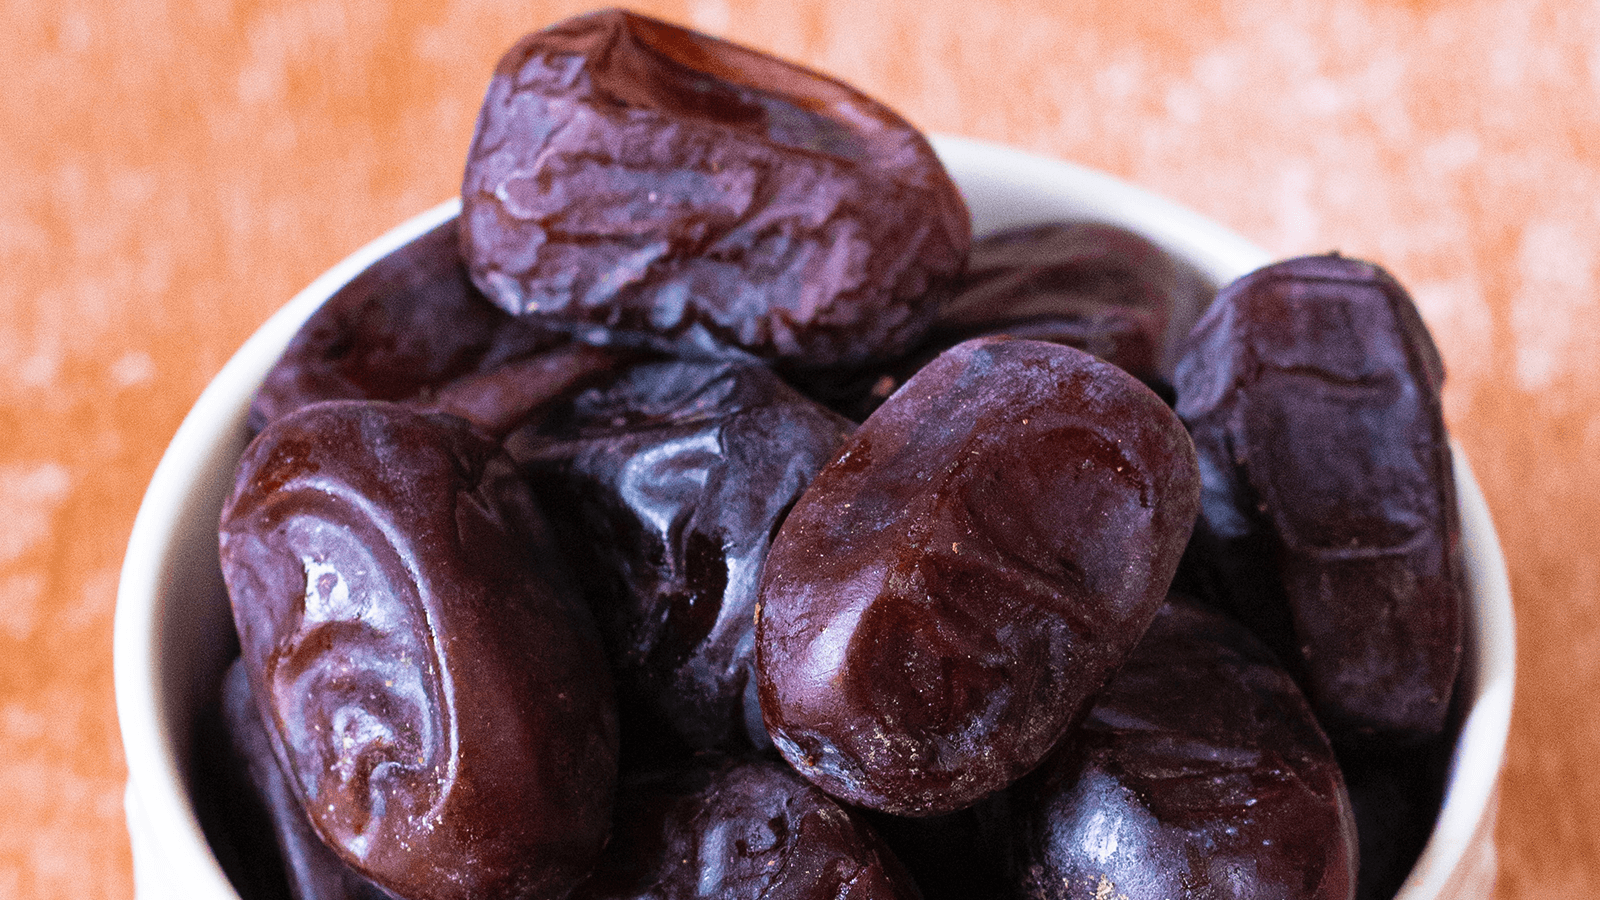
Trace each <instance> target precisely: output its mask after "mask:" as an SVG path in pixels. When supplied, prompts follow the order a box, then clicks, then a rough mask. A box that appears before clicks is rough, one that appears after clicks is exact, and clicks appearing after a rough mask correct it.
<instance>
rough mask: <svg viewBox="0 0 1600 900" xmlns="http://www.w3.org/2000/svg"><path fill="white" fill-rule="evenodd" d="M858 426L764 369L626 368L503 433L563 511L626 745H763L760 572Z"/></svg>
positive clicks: (547, 498)
mask: <svg viewBox="0 0 1600 900" xmlns="http://www.w3.org/2000/svg"><path fill="white" fill-rule="evenodd" d="M853 427H854V426H852V425H851V424H850V423H849V422H847V421H845V420H844V419H842V418H841V417H839V416H837V415H834V414H833V413H830V412H828V411H827V410H825V409H823V408H822V407H820V406H818V405H817V404H815V403H812V402H811V401H809V400H807V399H805V398H804V397H802V396H800V395H799V394H798V393H796V392H795V391H794V390H792V389H791V388H789V387H788V386H787V385H785V384H784V383H783V382H782V381H781V380H779V378H778V377H777V376H776V375H774V374H773V373H772V371H771V370H769V369H767V368H766V367H764V366H760V365H754V364H749V363H731V362H689V361H673V362H660V363H650V364H645V365H639V366H635V367H633V368H630V369H628V370H626V371H625V372H623V373H622V374H621V375H620V376H619V377H617V378H616V379H615V380H614V381H613V382H612V383H610V384H608V385H605V386H603V387H596V388H593V389H591V390H589V391H587V392H585V393H582V394H580V395H578V397H577V398H576V399H575V400H574V401H572V402H571V403H570V404H568V405H567V406H566V407H564V408H561V409H558V410H556V411H555V412H553V413H552V415H551V418H550V419H549V420H547V421H543V422H540V423H539V424H538V425H536V426H535V427H533V428H530V429H526V430H523V431H519V432H517V433H515V434H513V435H512V436H511V438H510V439H508V441H507V448H508V449H509V450H510V452H511V454H512V456H513V457H515V458H516V459H517V461H518V463H519V464H520V465H521V466H522V468H523V471H524V473H525V474H526V476H527V478H528V480H529V484H530V485H531V486H532V487H533V489H534V491H535V494H536V495H537V496H538V498H539V500H540V501H541V503H542V504H543V505H544V507H545V508H546V509H548V510H550V511H552V513H554V512H556V511H559V512H560V515H559V516H555V517H554V518H553V519H552V525H553V526H554V529H555V531H556V534H557V536H558V538H559V539H560V540H561V543H562V545H563V548H564V549H565V550H566V551H567V555H568V558H569V559H570V560H572V562H573V569H574V571H575V573H576V574H577V576H578V579H579V582H580V584H581V585H582V587H583V589H584V592H585V595H586V596H587V598H588V599H589V603H590V606H591V608H592V609H594V611H595V616H596V620H597V622H598V623H599V625H600V628H601V634H602V637H603V638H604V639H605V643H606V649H607V651H608V653H609V656H610V659H611V664H612V668H613V671H614V672H615V674H616V681H617V689H618V697H619V701H620V702H621V704H622V709H623V713H624V715H623V726H624V732H625V734H624V737H625V739H626V743H627V744H628V745H629V746H630V747H638V746H641V745H642V744H644V743H647V742H648V743H651V744H660V743H662V742H663V741H664V739H665V738H666V736H668V735H672V736H675V737H676V738H677V739H678V741H680V742H681V743H682V744H683V745H684V746H686V747H687V748H688V749H699V750H705V749H712V748H723V749H730V750H732V749H739V748H743V747H749V746H751V745H752V744H754V745H755V746H765V745H766V744H767V743H768V741H767V735H766V731H765V729H764V728H763V727H762V724H761V716H760V709H759V706H758V705H757V703H756V701H755V684H754V679H753V677H752V664H753V657H754V655H755V623H754V613H755V604H756V588H757V585H758V583H759V579H760V573H761V568H762V564H763V562H764V561H765V560H766V556H767V549H768V547H769V546H770V545H771V543H772V537H773V535H774V534H775V533H776V532H777V530H778V525H779V523H780V522H781V520H782V518H783V515H784V514H785V513H786V512H788V510H789V507H790V506H792V505H793V504H794V502H795V500H796V499H797V498H798V497H799V496H800V493H801V492H802V491H803V490H804V489H805V487H806V485H808V484H810V482H811V479H812V478H813V477H814V476H815V475H816V473H817V472H818V471H819V470H820V469H821V468H822V467H823V465H825V464H826V463H827V462H828V461H829V460H830V459H832V458H833V455H834V453H836V452H837V451H838V449H839V446H840V444H842V443H843V442H844V439H845V437H846V436H847V435H848V434H849V433H850V431H851V430H852V429H853ZM635 735H639V736H642V737H643V738H644V739H645V740H644V741H639V740H634V739H633V736H635Z"/></svg>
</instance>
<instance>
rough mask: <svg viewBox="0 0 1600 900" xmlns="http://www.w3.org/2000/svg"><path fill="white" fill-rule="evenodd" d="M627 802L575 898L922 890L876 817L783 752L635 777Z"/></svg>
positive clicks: (813, 896)
mask: <svg viewBox="0 0 1600 900" xmlns="http://www.w3.org/2000/svg"><path fill="white" fill-rule="evenodd" d="M617 813H618V814H617V834H616V837H615V838H614V839H613V840H612V842H611V846H610V847H608V848H607V850H606V854H605V856H604V857H603V858H602V859H601V861H600V865H599V866H598V867H597V868H596V870H595V875H594V877H593V878H591V879H590V880H589V881H588V882H586V883H584V884H583V885H581V886H579V888H578V890H577V891H575V892H574V893H573V895H572V900H701V898H704V900H743V898H760V900H920V897H919V895H918V893H917V889H916V886H915V885H913V884H912V883H911V881H910V879H909V877H908V876H907V875H906V874H905V870H904V869H903V868H902V867H901V866H900V864H899V862H898V861H897V860H895V858H894V856H893V854H892V853H890V852H889V850H888V849H887V848H886V847H885V846H884V845H883V843H882V842H881V841H879V840H878V838H877V836H876V835H874V834H873V833H872V832H871V830H870V829H868V828H867V827H866V826H865V825H863V824H862V823H861V822H860V821H859V820H858V819H856V818H855V817H854V816H852V815H850V814H849V813H847V812H845V810H844V809H842V808H840V806H839V805H838V804H836V803H834V802H833V800H831V799H830V798H828V797H827V796H826V795H825V794H823V793H822V792H821V791H819V790H817V789H816V788H815V787H812V786H811V785H809V784H807V783H806V782H805V781H804V780H803V779H801V778H799V777H798V776H796V775H795V774H794V772H792V771H790V770H789V769H788V768H787V767H785V766H784V765H783V764H782V763H780V762H777V761H775V760H767V759H759V758H756V759H749V760H743V761H737V760H723V759H717V758H716V757H712V758H711V759H710V760H708V761H704V762H700V763H697V764H695V765H694V766H692V767H690V768H687V769H682V770H676V771H670V772H658V773H645V774H640V775H638V776H635V777H631V778H629V779H627V780H626V781H625V782H624V785H623V788H622V790H621V792H620V793H619V795H618V798H617Z"/></svg>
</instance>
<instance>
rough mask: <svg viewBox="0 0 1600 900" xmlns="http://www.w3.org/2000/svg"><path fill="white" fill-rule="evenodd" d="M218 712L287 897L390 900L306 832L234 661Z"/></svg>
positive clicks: (246, 683) (246, 682)
mask: <svg viewBox="0 0 1600 900" xmlns="http://www.w3.org/2000/svg"><path fill="white" fill-rule="evenodd" d="M222 713H223V721H224V723H225V725H226V728H227V732H228V738H229V743H230V745H231V747H232V752H233V754H234V755H235V756H236V758H238V759H239V760H240V761H242V763H243V765H244V767H245V769H246V772H247V773H248V774H247V776H246V777H247V783H248V785H249V787H248V790H250V791H251V792H252V793H253V794H254V796H255V798H256V799H257V800H259V801H260V803H261V805H262V807H263V808H264V810H265V812H266V815H267V818H268V820H269V821H268V828H269V829H270V832H269V833H268V834H262V835H259V836H257V838H258V840H261V841H264V842H270V843H272V844H275V845H276V849H277V851H278V853H277V859H276V860H274V862H276V863H278V864H279V866H280V867H281V869H282V871H283V875H284V877H285V878H287V879H288V889H289V895H290V896H291V897H293V898H294V900H390V898H391V897H392V895H391V894H388V893H386V892H385V891H383V889H381V888H379V887H378V886H377V885H375V884H373V883H372V882H371V881H368V880H367V879H366V878H363V877H362V876H361V873H359V872H357V871H356V870H355V869H352V868H350V867H349V866H347V865H345V864H344V861H343V860H341V859H339V857H338V856H337V855H336V854H334V852H333V850H331V849H329V847H328V845H326V844H324V843H323V842H322V839H321V838H319V837H317V833H316V832H315V831H313V830H312V828H311V823H310V822H309V821H307V819H306V811H305V809H304V808H303V807H301V805H300V800H299V799H298V798H297V797H296V796H295V794H294V791H293V790H292V789H290V787H289V782H288V780H287V779H286V778H284V775H283V771H282V770H281V769H279V768H278V758H277V757H276V756H275V755H273V752H272V739H271V738H270V737H268V735H267V730H266V727H265V726H263V725H262V723H261V715H260V713H259V709H258V707H257V705H256V699H255V695H254V694H253V693H251V690H250V678H249V676H248V675H247V674H246V673H245V670H244V664H243V662H241V661H239V660H235V661H234V663H233V665H231V666H229V667H228V671H227V673H226V674H224V675H223V678H222Z"/></svg>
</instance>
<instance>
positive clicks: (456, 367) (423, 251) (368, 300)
mask: <svg viewBox="0 0 1600 900" xmlns="http://www.w3.org/2000/svg"><path fill="white" fill-rule="evenodd" d="M456 221H457V220H455V219H451V220H450V221H449V222H446V223H444V224H443V225H440V226H438V227H437V228H435V229H433V230H432V231H429V232H427V233H426V234H424V235H422V236H420V237H418V238H416V239H415V240H413V241H411V242H410V243H408V244H406V245H405V246H403V247H401V248H399V249H398V250H395V251H394V252H392V253H390V254H389V255H387V256H385V257H384V258H382V259H380V260H378V261H377V262H376V263H373V264H372V265H371V266H369V267H367V268H366V269H365V270H363V271H362V272H361V274H359V275H357V276H356V277H355V278H353V279H351V280H350V282H349V283H348V284H346V285H345V286H344V287H342V288H340V289H339V290H338V291H335V292H334V294H333V295H332V296H330V297H329V298H328V299H327V301H326V302H324V303H323V304H322V306H320V307H318V308H317V311H316V312H314V313H312V314H311V316H310V318H308V319H307V320H306V321H305V323H304V324H303V325H302V326H301V327H300V329H299V330H298V331H297V332H296V333H295V336H294V338H293V339H291V340H290V341H289V345H288V347H286V348H285V349H284V352H283V354H282V355H281V356H280V357H279V358H278V361H277V362H276V363H275V364H274V365H273V367H272V368H271V369H270V370H268V372H267V375H266V378H265V380H264V381H263V382H262V384H261V388H260V389H259V390H258V391H257V393H256V396H255V399H254V400H253V401H252V402H251V404H250V427H251V431H252V432H259V431H260V430H261V429H262V428H265V427H266V425H267V423H268V422H271V421H273V420H274V419H277V418H279V417H281V416H284V415H287V414H288V413H291V412H293V411H294V410H296V409H299V408H300V407H302V406H307V405H309V404H312V403H317V402H320V401H324V400H396V401H398V400H411V399H416V398H424V399H426V398H427V397H428V396H430V395H431V393H432V392H433V391H434V390H435V389H437V388H438V387H440V386H441V385H444V384H447V383H449V382H450V381H452V380H454V379H457V378H462V377H465V376H468V375H471V374H473V373H475V372H482V371H487V370H492V369H495V368H497V367H499V366H500V365H502V364H504V363H506V362H508V361H511V360H515V359H519V358H521V357H524V356H528V355H531V354H535V353H538V352H541V351H543V350H546V349H549V348H551V347H554V346H557V345H559V344H561V343H563V342H565V340H566V338H565V336H563V335H560V334H557V333H555V332H551V331H549V330H545V329H540V328H538V327H536V326H534V325H533V324H532V323H529V322H525V321H522V320H519V319H514V318H512V317H511V316H509V315H507V314H506V313H504V312H502V311H501V310H499V309H497V308H496V307H495V306H494V305H493V304H492V303H490V302H489V301H488V300H486V299H485V298H484V297H483V295H482V294H480V293H478V291H477V289H476V288H474V287H473V286H472V281H471V279H470V278H468V277H467V270H466V267H465V265H464V264H463V263H462V261H461V252H460V246H459V245H460V237H459V235H458V232H457V226H456Z"/></svg>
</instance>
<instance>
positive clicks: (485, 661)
mask: <svg viewBox="0 0 1600 900" xmlns="http://www.w3.org/2000/svg"><path fill="white" fill-rule="evenodd" d="M543 529H544V525H543V524H542V520H541V517H540V516H539V514H538V512H537V510H536V509H535V508H534V507H533V505H532V503H531V500H530V499H529V498H528V495H527V492H526V489H525V488H524V487H523V486H522V484H521V482H520V480H519V479H518V478H517V477H516V475H515V473H514V471H513V467H512V464H511V461H510V459H509V458H508V457H506V456H505V455H504V452H503V451H501V449H500V448H499V446H498V445H497V444H494V443H492V442H490V441H488V440H486V439H484V438H482V437H481V436H479V435H477V434H476V433H475V432H474V431H472V430H471V428H470V427H469V426H468V425H467V423H466V422H464V421H462V420H460V419H458V418H455V417H453V416H444V415H424V414H420V413H416V412H413V411H411V410H408V409H405V408H403V407H401V406H398V405H395V404H390V403H381V402H359V401H346V402H329V403H321V404H313V405H312V406H308V407H305V408H303V409H301V410H299V411H297V412H295V413H292V414H290V415H288V416H285V417H283V418H280V419H278V420H277V421H275V422H274V423H272V424H271V425H269V426H268V427H267V429H266V430H265V431H263V432H262V433H261V434H260V435H259V436H258V437H257V438H256V440H255V441H254V442H252V443H251V445H250V446H249V448H247V449H246V451H245V453H244V456H243V458H242V459H241V460H240V465H239V474H238V479H237V483H236V488H235V490H234V493H233V495H232V496H231V497H230V498H229V500H228V501H227V503H226V505H225V506H224V509H223V513H222V523H221V561H222V570H223V575H224V577H225V580H226V582H227V585H228V592H229V596H230V600H231V604H232V608H233V614H234V622H235V625H236V626H237V628H238V632H239V638H240V644H241V649H242V654H241V655H242V658H243V660H244V665H245V667H246V671H247V673H248V674H249V676H250V681H251V687H252V689H253V691H254V692H255V695H256V697H257V700H258V702H259V704H260V706H261V708H262V716H263V721H264V723H265V725H266V727H267V731H268V734H269V736H270V738H271V741H272V743H273V748H274V752H275V753H276V754H277V756H278V761H279V763H280V765H281V767H282V770H283V772H284V774H285V775H286V776H287V778H288V781H289V784H290V787H291V788H292V789H293V791H294V794H295V797H296V798H297V799H298V800H299V802H300V803H301V804H302V805H303V806H304V808H305V810H306V813H307V815H308V816H309V818H310V821H311V824H312V825H313V827H314V828H315V829H316V831H317V833H318V835H320V837H321V838H322V840H323V841H324V842H325V843H326V844H327V845H328V846H330V847H332V848H333V850H334V851H335V852H336V853H338V855H339V857H340V858H341V859H343V860H344V861H345V862H346V863H348V864H349V865H351V866H352V867H354V868H355V869H356V870H357V871H359V872H360V873H361V874H363V875H364V876H366V877H368V878H370V879H372V880H373V881H375V882H377V883H378V884H380V885H382V886H383V887H384V888H385V889H387V890H389V891H391V892H393V893H394V894H396V895H399V896H401V897H405V898H407V900H458V898H459V900H464V898H468V897H470V898H473V900H511V898H517V900H528V898H557V897H560V896H562V895H564V894H565V893H566V892H567V891H568V890H570V889H571V887H572V886H573V885H574V884H575V883H576V882H577V881H578V880H579V879H580V878H582V877H583V875H584V874H585V873H586V872H587V870H588V869H589V867H590V866H591V865H592V863H593V861H594V859H595V858H596V857H597V855H598V853H599V851H600V848H601V847H602V845H603V844H604V842H605V838H606V834H607V830H608V827H609V816H610V800H611V796H612V792H613V788H614V785H615V778H616V760H617V752H618V747H617V725H616V719H615V708H614V703H613V699H612V695H611V686H610V678H609V675H608V673H607V670H606V666H605V662H604V660H603V658H602V655H601V650H600V647H599V642H598V638H597V637H596V635H595V634H594V625H593V622H592V621H590V620H589V618H588V614H587V611H586V610H585V609H584V608H583V607H582V603H581V600H580V599H579V598H578V597H577V595H576V593H575V591H574V590H573V589H572V588H571V587H570V586H569V585H568V584H567V583H566V580H565V577H564V576H563V568H562V567H563V562H562V560H561V559H560V558H559V556H558V555H557V551H556V550H555V549H554V548H553V545H552V544H551V543H550V540H549V538H548V537H546V536H545V535H544V533H543Z"/></svg>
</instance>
